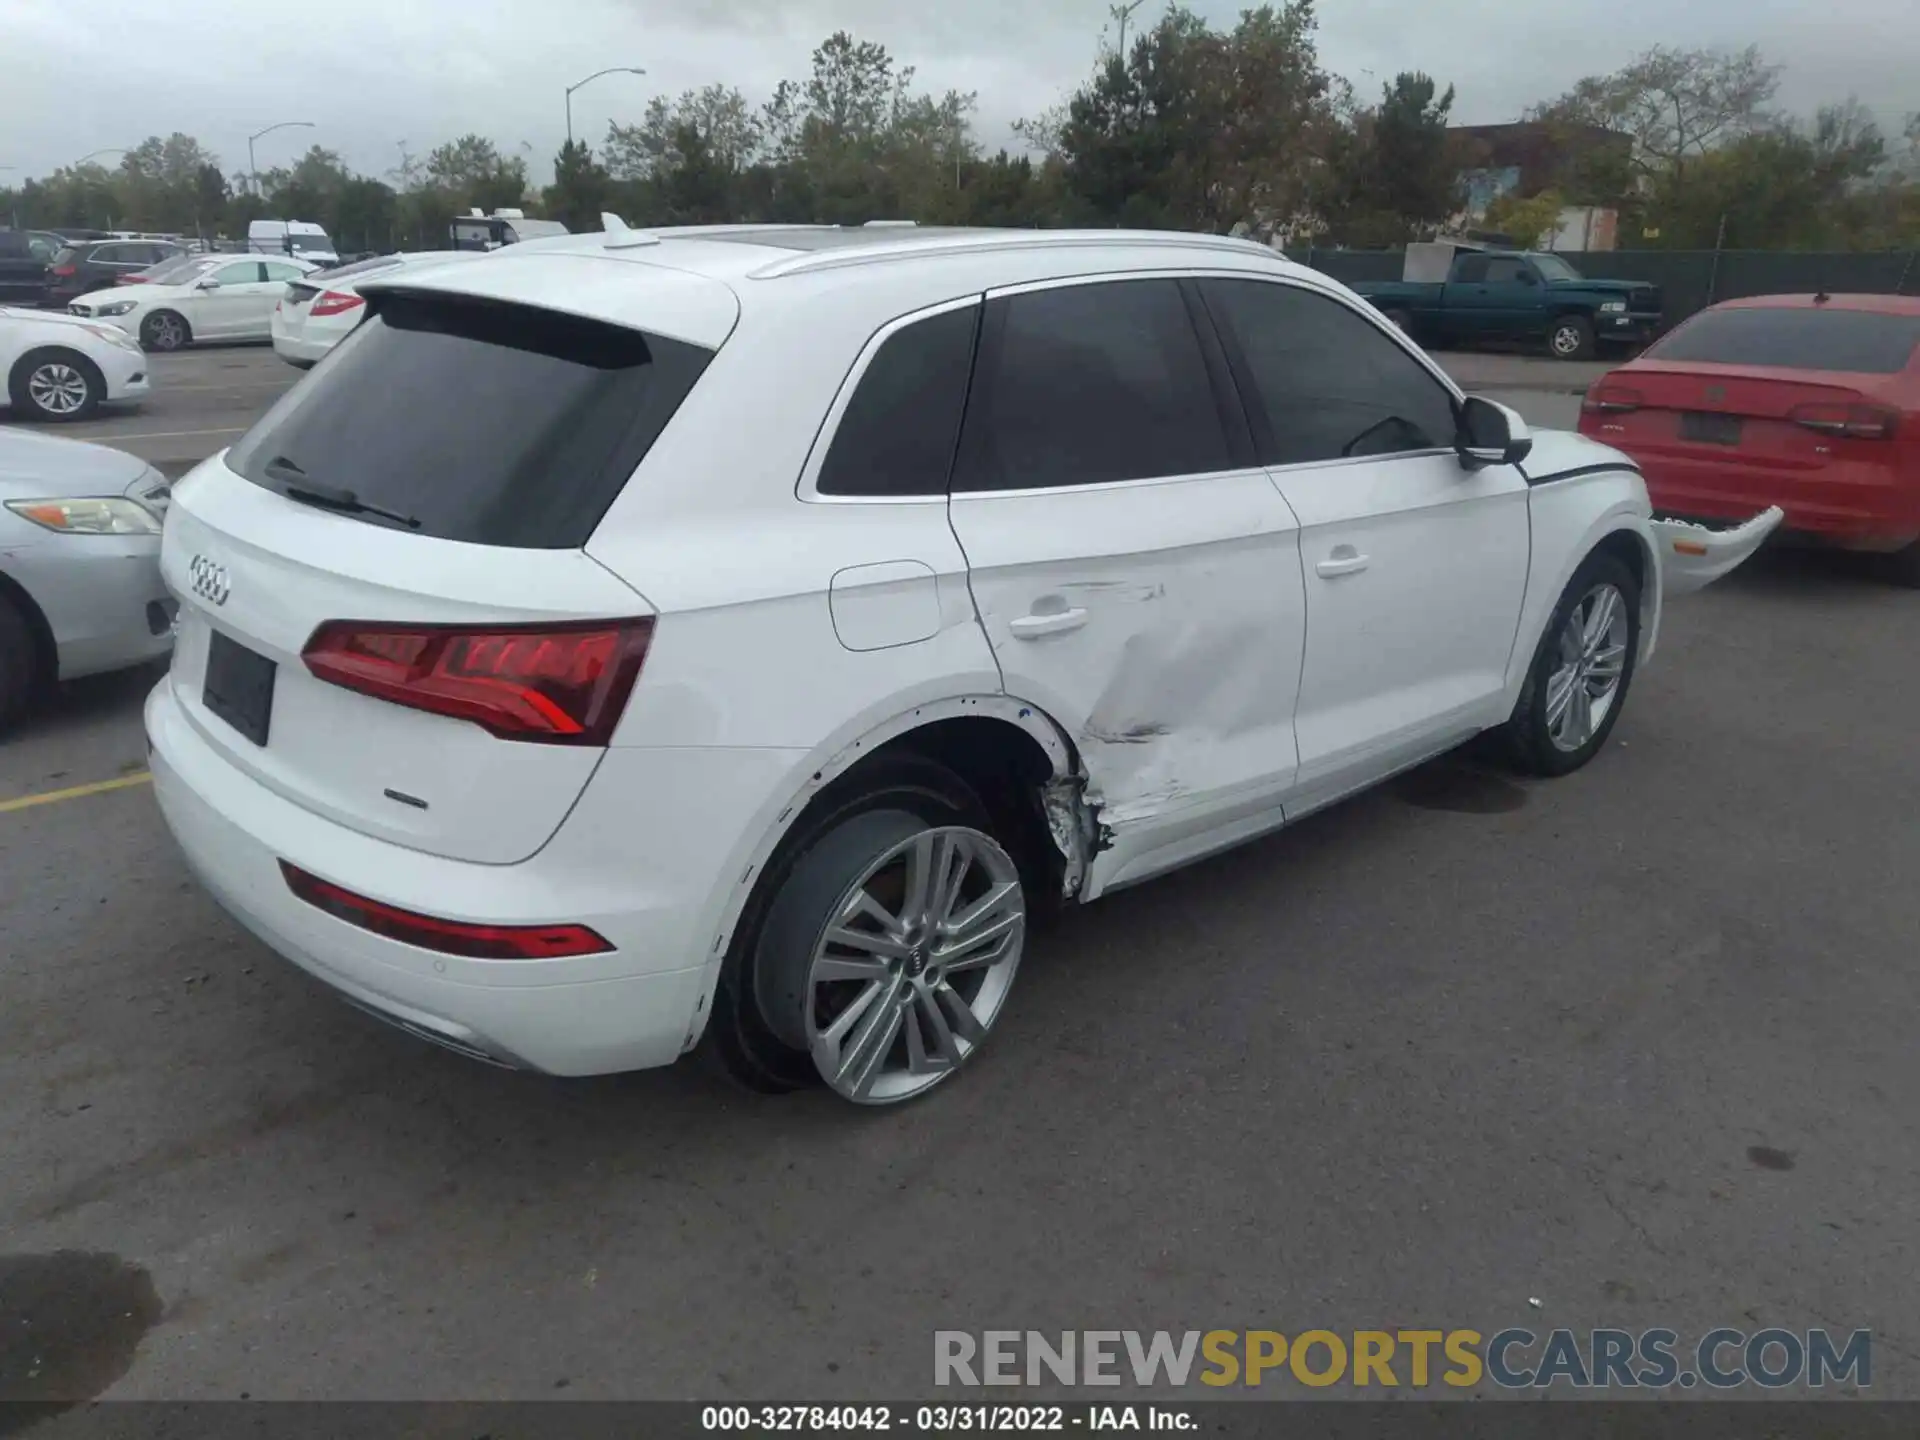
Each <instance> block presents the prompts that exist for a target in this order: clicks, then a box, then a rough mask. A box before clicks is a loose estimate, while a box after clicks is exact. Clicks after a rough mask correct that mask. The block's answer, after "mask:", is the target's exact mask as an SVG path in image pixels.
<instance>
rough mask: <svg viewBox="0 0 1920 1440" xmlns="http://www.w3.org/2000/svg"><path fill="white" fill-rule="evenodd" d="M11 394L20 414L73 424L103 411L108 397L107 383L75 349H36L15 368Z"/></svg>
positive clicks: (10, 382) (94, 367) (9, 393)
mask: <svg viewBox="0 0 1920 1440" xmlns="http://www.w3.org/2000/svg"><path fill="white" fill-rule="evenodd" d="M7 391H8V396H9V398H10V399H12V401H13V408H14V409H15V410H16V411H18V412H19V413H21V414H23V415H31V416H33V417H34V418H35V419H36V420H46V421H49V422H51V423H53V424H57V425H59V424H69V425H70V424H72V423H73V422H74V421H76V420H84V419H86V418H87V417H88V416H89V415H91V414H93V412H94V411H95V410H98V409H99V408H100V402H101V401H102V400H104V399H106V398H107V382H106V377H104V376H103V375H101V373H100V371H99V369H98V367H96V366H95V365H94V363H93V362H92V361H91V360H89V359H87V357H86V356H84V355H81V354H78V353H77V352H75V351H72V350H35V351H33V352H31V353H30V354H27V355H23V356H22V357H21V358H20V363H19V364H17V365H15V366H14V367H13V374H12V375H11V376H9V377H8V382H7Z"/></svg>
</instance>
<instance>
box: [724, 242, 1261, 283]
mask: <svg viewBox="0 0 1920 1440" xmlns="http://www.w3.org/2000/svg"><path fill="white" fill-rule="evenodd" d="M1121 245H1129V246H1151V247H1158V248H1165V249H1168V250H1192V249H1196V248H1198V249H1207V250H1230V251H1233V252H1234V253H1235V254H1241V255H1245V254H1254V255H1262V256H1265V257H1266V258H1267V259H1269V260H1279V259H1284V258H1285V257H1284V256H1282V255H1281V254H1280V253H1279V252H1278V251H1276V250H1274V249H1273V247H1272V246H1269V245H1262V244H1261V243H1260V242H1259V241H1258V240H1237V239H1235V238H1233V237H1232V236H1230V235H1188V234H1182V233H1179V232H1177V231H1165V230H1004V231H1001V232H1000V233H998V234H991V233H980V234H973V235H951V236H927V237H925V238H922V239H915V240H878V239H876V240H875V241H873V243H872V244H869V245H845V246H841V247H839V248H837V249H832V250H810V251H806V252H804V253H801V254H797V255H791V256H788V257H787V258H786V259H784V260H775V261H773V262H771V263H769V264H766V265H762V266H761V267H760V268H759V269H757V270H752V271H749V272H748V274H747V278H748V279H749V280H779V279H782V278H784V277H786V276H788V275H810V274H813V273H814V272H816V271H820V270H838V269H842V268H844V267H846V266H851V265H872V264H878V263H880V262H882V261H886V260H916V259H919V258H920V257H921V256H924V255H977V254H985V253H990V252H992V251H995V250H1066V249H1074V248H1084V247H1087V246H1094V247H1113V246H1121Z"/></svg>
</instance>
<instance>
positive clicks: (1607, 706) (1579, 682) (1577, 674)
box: [1502, 554, 1640, 776]
mask: <svg viewBox="0 0 1920 1440" xmlns="http://www.w3.org/2000/svg"><path fill="white" fill-rule="evenodd" d="M1609 595H1610V596H1611V599H1608V598H1607V597H1608V596H1609ZM1639 653H1640V585H1639V582H1638V581H1636V580H1635V579H1634V578H1633V572H1632V571H1631V570H1629V569H1627V567H1626V566H1625V565H1624V564H1622V563H1621V562H1620V560H1618V559H1617V558H1615V557H1614V556H1612V555H1605V554H1595V555H1589V556H1588V557H1587V558H1586V560H1585V561H1584V562H1583V563H1582V564H1581V566H1580V568H1579V569H1578V570H1576V571H1574V574H1573V579H1571V580H1569V581H1568V582H1567V588H1566V590H1565V592H1564V593H1562V595H1561V596H1560V603H1559V604H1557V605H1555V606H1554V607H1553V617H1552V618H1551V619H1550V620H1548V622H1547V629H1546V633H1545V634H1543V635H1542V636H1541V637H1540V644H1539V647H1538V649H1536V650H1535V651H1534V656H1533V664H1532V666H1531V667H1530V668H1529V669H1528V671H1527V681H1526V684H1525V685H1524V686H1523V687H1522V688H1521V691H1520V699H1519V702H1518V703H1517V704H1516V705H1515V706H1514V707H1513V715H1512V718H1510V719H1509V720H1508V721H1507V723H1506V725H1505V727H1504V729H1503V731H1502V736H1503V739H1504V740H1505V742H1506V750H1507V754H1508V758H1509V759H1511V760H1512V761H1513V763H1514V764H1515V765H1516V766H1517V767H1518V768H1520V769H1521V770H1524V771H1526V772H1527V773H1528V774H1530V775H1543V776H1558V775H1569V774H1571V773H1572V772H1573V771H1575V770H1578V769H1579V768H1580V767H1581V766H1582V765H1585V764H1586V763H1587V762H1588V761H1589V760H1591V759H1593V757H1594V756H1595V755H1596V754H1598V753H1599V750H1600V747H1601V746H1602V745H1604V744H1606V743H1607V736H1608V735H1610V734H1612V733H1613V727H1614V723H1615V722H1616V721H1617V720H1619V718H1620V712H1621V710H1623V709H1624V708H1625V707H1626V703H1627V691H1628V688H1629V687H1630V686H1631V685H1632V683H1633V670H1634V661H1635V659H1636V658H1637V657H1638V655H1639Z"/></svg>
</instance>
